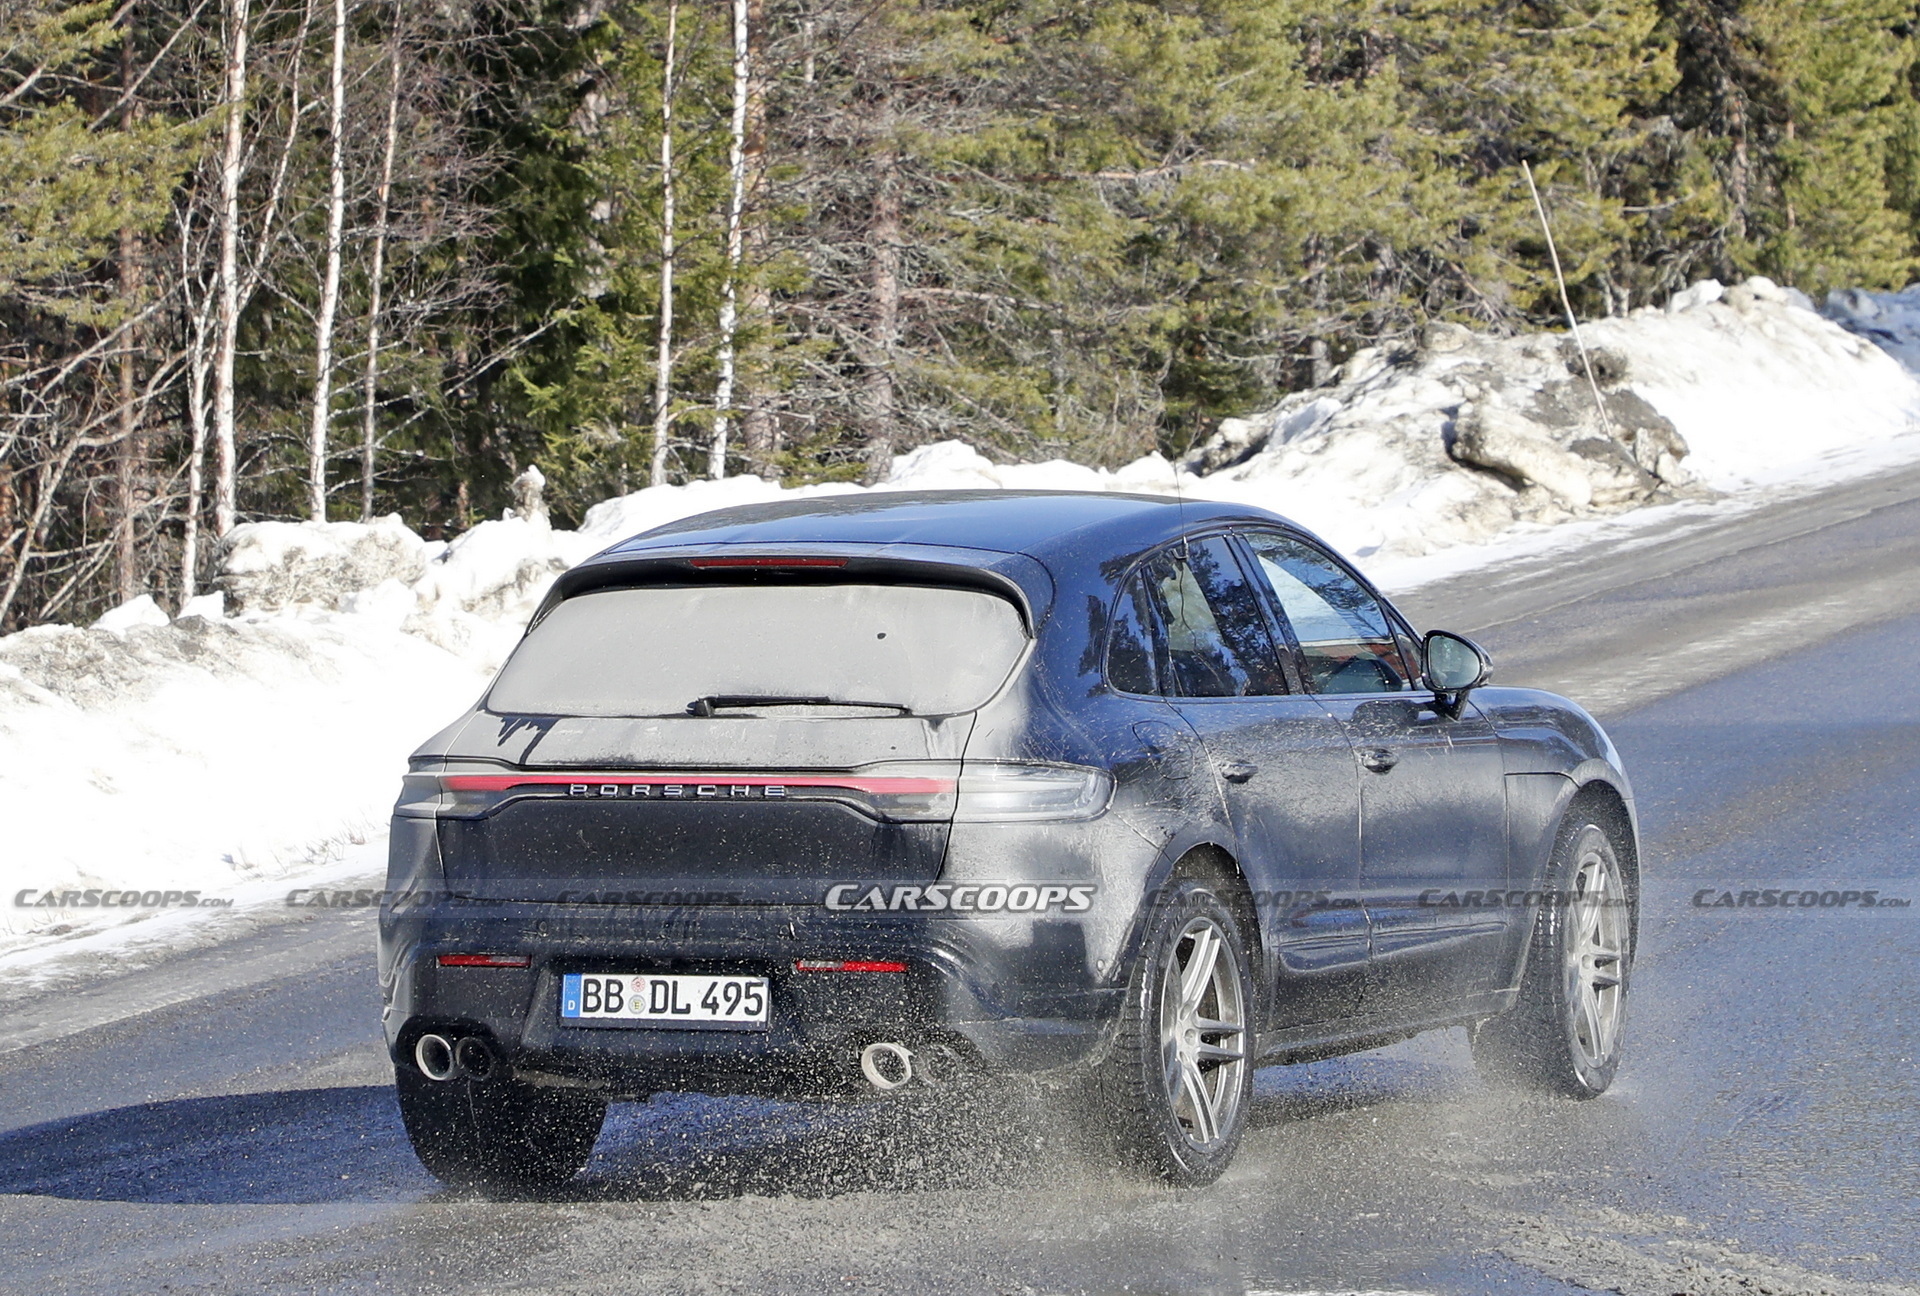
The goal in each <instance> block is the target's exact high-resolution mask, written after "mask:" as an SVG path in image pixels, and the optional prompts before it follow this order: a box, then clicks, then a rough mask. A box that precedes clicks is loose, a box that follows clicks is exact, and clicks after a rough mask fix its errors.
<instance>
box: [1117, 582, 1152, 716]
mask: <svg viewBox="0 0 1920 1296" xmlns="http://www.w3.org/2000/svg"><path fill="white" fill-rule="evenodd" d="M1158 628H1159V627H1158V626H1156V625H1155V624H1154V620H1153V607H1152V605H1151V604H1150V603H1148V601H1147V588H1146V584H1145V582H1144V578H1143V576H1142V575H1139V574H1136V575H1135V576H1134V578H1133V579H1132V580H1130V581H1128V582H1127V588H1126V592H1125V593H1123V594H1122V595H1121V596H1120V602H1119V604H1118V606H1116V607H1115V608H1114V616H1113V623H1112V626H1111V628H1110V629H1109V630H1108V631H1107V684H1108V686H1109V687H1111V688H1116V689H1119V690H1120V691H1121V692H1122V693H1158V692H1160V672H1159V670H1158V659H1159V656H1160V654H1159V652H1158V651H1157V649H1158V642H1157V638H1158V637H1157V635H1156V633H1155V632H1156V631H1157V630H1158Z"/></svg>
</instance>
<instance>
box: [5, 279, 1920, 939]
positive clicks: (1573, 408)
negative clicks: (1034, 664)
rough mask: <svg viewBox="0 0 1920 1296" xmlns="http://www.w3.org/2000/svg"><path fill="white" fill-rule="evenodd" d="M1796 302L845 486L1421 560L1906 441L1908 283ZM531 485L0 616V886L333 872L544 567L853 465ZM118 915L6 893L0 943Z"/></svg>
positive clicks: (268, 535)
mask: <svg viewBox="0 0 1920 1296" xmlns="http://www.w3.org/2000/svg"><path fill="white" fill-rule="evenodd" d="M1836 302H1837V303H1838V304H1836ZM1826 310H1827V313H1828V314H1829V315H1832V316H1833V317H1834V318H1824V317H1823V316H1822V315H1821V314H1819V313H1817V312H1816V311H1814V310H1813V309H1812V308H1811V304H1810V303H1808V302H1807V301H1806V299H1805V298H1804V297H1801V296H1799V295H1798V294H1797V293H1793V292H1791V291H1789V290H1782V289H1780V288H1778V287H1776V286H1775V285H1773V284H1771V283H1769V282H1768V281H1766V280H1764V279H1752V280H1748V281H1747V282H1746V283H1744V284H1739V285H1735V286H1733V287H1731V288H1723V287H1722V286H1721V285H1719V284H1717V283H1712V282H1706V283H1702V284H1697V285H1695V286H1694V287H1693V288H1690V289H1688V290H1687V291H1686V292H1684V293H1681V294H1679V295H1677V296H1676V297H1675V298H1674V300H1673V302H1672V303H1670V304H1669V305H1668V307H1667V308H1665V309H1664V310H1641V311H1636V312H1634V313H1633V314H1632V315H1631V316H1629V317H1627V318H1625V319H1615V320H1605V321H1599V322H1596V323H1594V324H1591V325H1588V326H1586V328H1585V329H1584V330H1583V332H1584V335H1585V338H1586V341H1587V344H1588V349H1589V352H1590V355H1589V357H1588V362H1590V363H1591V365H1592V367H1593V380H1592V382H1591V383H1590V382H1589V380H1588V377H1587V363H1583V362H1582V360H1581V358H1580V356H1579V355H1578V354H1577V352H1576V351H1575V350H1574V349H1573V348H1572V346H1571V342H1570V339H1569V338H1567V337H1565V336H1563V335H1559V334H1534V335H1528V336H1522V337H1512V338H1498V337H1488V336H1484V335H1479V334H1474V333H1471V332H1469V331H1467V330H1465V329H1462V328H1458V327H1456V326H1450V325H1439V326H1435V327H1434V328H1432V329H1430V330H1429V331H1428V332H1427V334H1426V335H1425V336H1424V337H1423V338H1422V339H1420V341H1419V343H1418V344H1417V345H1409V346H1405V347H1401V348H1397V349H1391V350H1388V349H1376V350H1370V351H1363V352H1361V353H1360V354H1358V355H1356V356H1354V357H1353V358H1352V360H1351V361H1349V363H1348V364H1347V365H1346V366H1345V367H1344V369H1343V370H1342V372H1341V374H1340V376H1339V378H1338V380H1337V381H1336V382H1334V383H1333V384H1332V385H1330V386H1328V387H1325V388H1321V389H1318V390H1314V391H1308V392H1301V393H1297V394H1295V395H1292V396H1289V397H1288V398H1287V399H1286V400H1284V401H1282V402H1281V403H1280V404H1279V405H1278V406H1276V407H1275V408H1273V409H1271V410H1267V411H1264V412H1261V413H1259V414H1256V415H1252V416H1250V417H1248V418H1244V419H1229V420H1226V421H1225V422H1224V423H1223V424H1222V426H1221V428H1220V430H1219V432H1218V434H1217V435H1216V436H1214V437H1213V438H1212V439H1211V440H1209V441H1208V442H1207V443H1206V444H1204V445H1202V446H1200V447H1198V448H1196V450H1195V451H1194V452H1193V453H1192V454H1190V455H1188V456H1186V457H1185V458H1184V459H1183V460H1182V461H1181V463H1180V464H1178V465H1175V464H1171V463H1169V462H1167V461H1166V460H1165V459H1163V458H1161V457H1159V456H1157V455H1155V456H1149V457H1148V458H1145V459H1141V460H1139V461H1137V462H1135V463H1133V464H1129V465H1127V466H1126V467H1124V468H1121V469H1118V470H1115V471H1107V470H1102V469H1095V468H1089V467H1087V466H1085V465H1082V464H1075V463H1068V462H1065V461H1053V462H1049V463H1039V464H996V463H994V462H992V461H990V460H989V459H987V458H986V457H985V456H984V455H982V454H980V453H979V452H978V451H976V450H973V449H971V448H970V447H967V446H965V445H962V444H959V443H957V442H946V443H942V444H939V445H930V446H924V447H921V448H919V449H916V450H914V451H912V452H911V453H908V454H904V455H901V456H898V457H897V458H896V459H895V460H894V464H893V471H892V473H891V475H890V477H889V479H888V480H887V482H885V483H884V484H882V485H880V486H877V487H874V488H873V489H875V490H880V491H898V490H916V489H1064V490H1090V491H1137V492H1148V493H1158V494H1168V493H1173V492H1175V491H1179V492H1182V493H1184V494H1186V495H1188V496H1190V497H1194V498H1216V499H1227V500H1235V501H1242V502H1245V503H1250V504H1256V505H1260V506H1262V507H1266V508H1271V509H1273V510H1275V511H1277V512H1280V513H1283V514H1287V515H1289V516H1291V517H1294V518H1296V519H1298V520H1299V521H1301V522H1302V523H1304V524H1306V525H1307V526H1309V527H1312V528H1313V529H1315V530H1317V531H1319V532H1320V533H1322V534H1323V535H1325V536H1326V537H1327V538H1328V539H1329V540H1331V541H1332V542H1333V543H1334V544H1336V545H1338V546H1339V547H1341V548H1342V549H1344V550H1346V551H1347V552H1349V553H1350V554H1353V555H1355V556H1357V557H1359V558H1362V559H1363V560H1367V561H1368V562H1369V565H1370V567H1371V568H1372V569H1373V570H1374V572H1375V574H1376V575H1378V576H1382V577H1384V578H1385V579H1386V580H1387V581H1388V582H1389V584H1390V585H1391V584H1392V583H1393V582H1394V581H1395V580H1396V578H1398V579H1400V580H1403V581H1404V580H1412V579H1423V578H1427V577H1430V576H1432V575H1435V574H1438V573H1440V572H1443V571H1457V570H1460V569H1461V568H1463V567H1470V566H1472V565H1473V564H1474V563H1475V562H1476V561H1487V560H1490V559H1492V558H1494V557H1510V556H1513V555H1514V554H1515V553H1517V552H1519V551H1521V550H1523V549H1525V548H1527V547H1529V546H1532V547H1540V546H1545V545H1550V544H1558V543H1560V540H1559V537H1564V536H1571V535H1578V534H1587V533H1597V532H1595V528H1598V527H1600V526H1601V525H1602V520H1604V519H1605V518H1607V517H1609V516H1610V515H1611V516H1617V515H1620V514H1623V513H1625V512H1627V511H1629V510H1633V509H1636V508H1640V507H1641V506H1644V505H1649V504H1663V503H1669V502H1674V501H1682V500H1689V499H1692V500H1699V499H1704V498H1707V497H1709V496H1711V495H1713V494H1715V493H1717V492H1727V493H1733V494H1736V495H1746V496H1751V494H1752V492H1753V491H1754V489H1755V488H1756V487H1764V486H1768V485H1771V484H1778V483H1784V482H1795V481H1798V482H1807V481H1812V480H1817V479H1820V478H1823V477H1832V476H1834V475H1838V474H1840V473H1843V472H1858V471H1863V470H1865V469H1867V468H1870V467H1872V466H1874V465H1876V464H1879V463H1885V462H1890V461H1892V460H1894V459H1896V458H1900V457H1909V458H1920V435H1916V433H1915V428H1916V413H1917V412H1920V382H1916V379H1915V378H1914V377H1913V376H1912V375H1910V374H1909V373H1908V372H1907V371H1906V369H1904V368H1903V367H1902V365H1901V363H1900V362H1899V361H1898V360H1896V359H1895V358H1894V356H1895V355H1899V356H1901V357H1902V358H1904V359H1906V360H1907V361H1908V362H1909V363H1912V362H1913V361H1914V360H1915V359H1916V358H1920V287H1917V288H1915V289H1908V290H1907V291H1906V292H1904V293H1899V294H1853V295H1836V298H1835V299H1830V301H1829V303H1828V305H1827V307H1826ZM1876 330H1877V331H1876ZM1876 343H1877V344H1878V345H1875V344H1876ZM1902 348H1906V349H1905V350H1903V349H1902ZM1890 353H1891V354H1890ZM1596 387H1597V388H1598V389H1599V393H1600V397H1601V403H1596V401H1595V399H1594V396H1595V388H1596ZM540 484H541V483H540V480H539V475H538V473H537V471H536V470H529V472H527V473H525V474H523V475H522V478H521V479H520V480H519V481H518V482H516V484H515V497H516V501H517V507H516V510H515V511H514V512H513V513H510V515H509V516H507V517H505V518H502V519H500V520H498V521H490V522H485V523H482V524H480V525H479V526H476V527H474V528H473V529H472V530H470V531H468V532H467V533H466V534H464V535H462V536H460V537H458V538H457V539H455V540H454V541H453V542H452V543H450V544H444V545H442V544H432V543H428V542H427V541H425V540H423V539H422V538H421V537H419V536H418V535H416V534H415V533H414V532H412V531H411V530H409V529H408V528H407V527H406V526H405V525H404V524H403V523H402V522H401V520H400V519H399V518H397V517H389V518H383V519H381V520H379V521H377V522H373V523H369V524H364V525H363V524H358V523H327V524H315V523H256V524H252V525H248V526H243V527H239V528H236V530H235V531H234V533H233V535H232V536H231V537H229V539H228V542H227V544H226V546H225V547H224V549H223V551H222V560H221V573H220V577H219V582H218V583H219V586H220V591H221V592H220V593H215V594H213V595H208V596H203V597H202V598H200V599H196V600H194V601H193V603H192V604H191V605H190V606H189V607H188V608H186V609H183V610H182V615H181V616H180V617H179V618H178V619H175V620H172V621H168V619H167V617H166V613H165V612H164V610H162V609H161V608H159V607H157V606H156V605H155V604H154V603H153V601H152V600H151V599H150V598H144V597H143V598H141V599H136V600H134V601H133V602H131V603H129V604H127V605H126V606H124V607H122V608H117V609H115V610H114V611H112V612H110V613H108V614H107V615H106V616H104V617H102V618H101V619H100V621H99V622H98V624H97V625H96V627H95V628H93V629H90V630H79V629H73V628H70V627H41V628H37V629H33V630H27V631H23V632H21V633H20V634H16V635H13V636H11V637H8V638H6V639H0V815H4V816H5V822H6V823H7V824H8V825H9V845H10V847H11V848H12V849H10V850H9V851H8V852H7V853H6V854H5V856H4V857H0V888H4V889H3V890H0V895H4V896H5V897H6V898H7V899H8V900H9V901H10V900H11V899H12V898H13V897H14V896H15V895H16V894H17V893H18V892H19V891H20V890H21V889H22V888H34V889H35V895H36V896H37V895H38V894H40V893H41V892H43V891H45V890H47V889H54V890H56V891H58V890H76V891H84V890H86V889H88V888H112V887H121V888H139V889H141V890H142V891H146V890H151V889H156V888H158V889H163V890H164V889H172V890H187V889H194V888H199V889H201V890H202V891H203V892H204V893H205V894H207V895H210V896H216V897H217V896H221V895H223V894H227V893H233V892H239V893H241V894H245V893H246V892H248V891H249V890H254V891H257V890H258V888H259V886H260V881H259V880H260V879H263V878H272V877H275V876H281V877H285V878H287V879H288V880H289V884H291V883H292V881H293V879H295V878H296V876H300V877H311V876H316V875H319V874H320V873H323V872H325V871H326V870H327V869H328V868H329V867H332V868H334V869H335V870H336V871H337V869H338V868H339V867H341V866H342V864H341V863H340V862H339V861H340V858H341V852H342V850H343V848H345V847H346V846H348V844H350V843H353V842H356V841H360V840H362V839H368V847H367V851H371V850H372V848H373V847H374V846H376V845H377V841H376V840H374V839H377V837H378V836H379V834H380V833H381V832H382V831H383V830H384V822H385V817H386V810H387V807H388V805H389V804H390V802H391V800H392V796H393V793H394V791H395V787H396V781H395V780H396V776H397V775H398V774H399V773H400V772H401V770H402V769H403V768H404V761H405V756H406V753H407V752H408V751H409V750H411V748H412V747H413V746H415V745H416V744H417V743H418V742H419V741H420V740H422V739H423V738H425V737H426V736H427V735H429V734H431V733H433V732H434V731H435V730H437V729H438V728H439V727H440V726H441V725H443V724H444V723H445V722H447V721H448V720H450V719H451V718H452V717H453V716H454V715H456V714H457V713H458V712H459V711H460V710H461V709H462V708H463V707H464V706H466V705H467V704H469V703H470V701H471V700H472V698H473V697H474V696H475V695H476V694H477V693H478V692H479V691H480V690H481V689H482V688H483V687H484V684H485V681H486V679H487V678H488V676H489V674H490V673H491V671H492V670H493V669H495V668H496V667H497V665H498V663H499V662H500V660H501V659H502V658H503V657H504V655H505V654H506V652H507V651H509V650H510V649H511V647H512V645H513V643H514V641H515V639H516V638H517V637H518V635H519V632H520V629H521V627H522V626H523V625H524V624H525V622H526V618H527V616H528V615H529V614H530V613H531V612H532V610H533V608H534V607H535V605H536V604H537V603H538V601H539V599H540V598H541V597H542V596H543V595H544V594H545V593H546V591H547V589H548V587H549V586H550V585H551V583H552V581H553V578H554V577H555V576H556V575H558V574H559V573H560V572H561V571H564V570H565V569H566V568H567V567H569V566H571V565H572V564H574V563H577V562H579V561H581V560H582V559H584V558H586V557H588V556H590V555H591V554H593V553H595V552H598V551H599V550H600V549H603V548H605V547H606V546H608V545H610V544H613V543H615V542H617V541H619V540H621V539H624V538H626V537H628V536H631V535H634V534H636V533H638V532H641V531H644V530H647V529H649V528H651V527H655V526H659V525H662V524H664V523H667V522H671V521H674V520H677V519H679V518H682V517H686V516H689V515H691V514H695V513H701V512H706V511H708V510H711V509H716V508H724V507H727V506H730V505H737V504H750V503H756V502H760V501H765V500H771V499H785V498H800V497H805V496H818V495H828V494H837V493H845V492H852V491H856V490H859V489H861V488H859V487H854V486H847V485H825V486H812V487H802V488H799V489H797V490H782V489H781V488H780V487H778V486H776V485H773V484H770V483H768V482H764V481H761V480H760V479H758V478H755V477H736V478H730V479H728V480H725V481H718V482H714V481H698V482H693V483H690V484H688V485H686V486H670V487H659V488H655V489H649V490H642V491H638V492H636V493H634V494H631V495H627V496H623V497H621V498H619V499H613V500H608V501H606V502H604V503H602V504H599V505H597V506H595V507H594V508H593V509H591V510H590V511H589V512H588V513H587V515H586V517H585V519H584V520H583V523H582V525H581V527H580V528H579V529H578V530H577V531H566V530H559V529H555V528H554V527H552V526H551V525H549V523H548V520H547V516H546V511H545V508H544V507H543V506H542V505H541V504H540V501H539V487H540ZM1569 522H1577V523H1579V525H1576V526H1571V527H1569V526H1565V525H1563V524H1565V523H1569ZM1606 525H1608V526H1612V525H1613V524H1611V523H1608V524H1606ZM223 596H224V599H223ZM228 606H230V607H231V608H232V610H233V613H234V615H233V616H228V615H227V607H228ZM366 853H367V852H366V851H353V850H350V851H349V852H348V857H349V858H364V857H365V855H366ZM376 853H377V852H376ZM330 861H333V863H332V864H330ZM136 912H137V911H136ZM127 916H129V915H128V912H127V911H125V910H115V911H113V912H111V913H108V912H106V911H104V910H99V909H95V910H79V909H63V908H29V909H19V908H12V907H9V908H6V909H5V910H4V911H3V912H0V949H4V947H5V946H7V945H8V944H13V945H20V944H22V943H30V944H32V945H33V946H34V948H43V947H45V946H46V941H45V939H44V937H40V938H37V940H35V939H31V934H32V933H36V932H38V933H45V932H49V931H59V930H61V929H68V928H72V929H75V930H81V931H83V930H85V929H87V927H89V926H98V925H99V924H100V923H102V922H105V921H109V920H112V919H122V920H123V919H124V918H126V917H127ZM171 922H172V920H171V919H170V920H169V924H170V923H171ZM166 925H168V924H160V923H156V924H151V925H149V928H148V929H149V930H152V929H155V928H158V927H161V926H166ZM36 957H37V955H36Z"/></svg>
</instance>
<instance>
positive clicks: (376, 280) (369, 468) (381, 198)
mask: <svg viewBox="0 0 1920 1296" xmlns="http://www.w3.org/2000/svg"><path fill="white" fill-rule="evenodd" d="M400 4H401V0H394V5H393V70H392V73H391V75H390V76H389V78H388V80H387V141H386V148H385V151H384V152H382V153H381V155H380V189H379V192H378V194H377V195H376V198H375V200H376V202H377V204H378V208H379V210H378V214H377V215H376V217H375V221H374V230H373V266H372V268H371V270H370V272H369V273H370V274H371V276H372V279H371V284H370V286H369V288H368V290H367V372H366V376H365V378H364V379H363V380H362V383H363V391H362V400H361V410H360V520H361V521H362V522H370V521H372V520H373V452H374V447H375V441H374V416H375V413H376V411H377V409H378V394H377V393H378V390H379V385H380V290H381V288H382V287H383V284H382V282H381V281H382V279H383V278H384V277H385V276H386V271H387V228H388V222H389V219H390V217H391V213H392V208H391V206H390V203H391V201H392V198H393V154H394V150H395V148H396V147H397V145H398V143H399V139H400Z"/></svg>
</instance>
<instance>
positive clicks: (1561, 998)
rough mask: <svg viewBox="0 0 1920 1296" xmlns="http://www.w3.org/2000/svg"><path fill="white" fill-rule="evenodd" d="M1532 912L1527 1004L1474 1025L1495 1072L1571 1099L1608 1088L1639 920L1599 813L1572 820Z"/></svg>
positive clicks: (1477, 1056) (1477, 1054) (1616, 1061)
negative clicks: (1548, 892)
mask: <svg viewBox="0 0 1920 1296" xmlns="http://www.w3.org/2000/svg"><path fill="white" fill-rule="evenodd" d="M1548 877H1549V882H1550V884H1551V885H1552V887H1554V888H1555V889H1557V891H1558V896H1557V900H1558V903H1550V904H1545V905H1542V906H1541V908H1540V909H1539V910H1538V912H1537V913H1536V914H1535V917H1534V927H1533V945H1532V947H1531V949H1530V950H1529V951H1528V953H1527V970H1526V975H1525V977H1524V979H1523V980H1522V982H1521V986H1520V999H1519V1002H1518V1003H1517V1004H1516V1005H1515V1006H1514V1007H1513V1009H1512V1010H1510V1011H1509V1012H1507V1013H1504V1014H1502V1015H1501V1016H1499V1017H1496V1018H1494V1019H1493V1020H1492V1021H1489V1022H1487V1023H1486V1024H1484V1025H1483V1026H1481V1027H1480V1029H1479V1030H1477V1031H1476V1032H1474V1036H1473V1060H1474V1062H1475V1063H1476V1064H1477V1065H1478V1067H1479V1069H1480V1071H1481V1073H1482V1074H1483V1075H1485V1076H1487V1077H1488V1078H1489V1079H1493V1080H1498V1081H1503V1082H1508V1083H1516V1084H1519V1085H1521V1086H1523V1087H1525V1088H1529V1089H1536V1090H1540V1091H1543V1092H1547V1093H1557V1094H1564V1095H1565V1096H1567V1097H1570V1098H1594V1097H1598V1096H1599V1095H1600V1094H1602V1093H1605V1092H1606V1090H1607V1087H1608V1086H1609V1085H1611V1084H1612V1083H1613V1077H1614V1072H1615V1071H1616V1070H1618V1069H1619V1066H1620V1045H1621V1038H1622V1035H1623V1034H1624V1027H1625V1025H1626V1011H1627V980H1628V974H1629V973H1630V972H1631V970H1632V967H1633V920H1632V912H1631V910H1630V908H1629V906H1628V897H1627V878H1626V873H1625V870H1624V869H1623V868H1622V867H1621V863H1620V851H1619V849H1618V848H1617V847H1616V845H1615V843H1614V840H1613V836H1612V834H1611V833H1609V832H1608V830H1607V828H1606V827H1605V826H1603V825H1602V824H1601V823H1599V822H1597V821H1596V820H1595V819H1594V818H1591V817H1588V816H1576V817H1574V818H1572V819H1570V820H1569V821H1568V824H1567V826H1566V828H1564V829H1563V830H1562V832H1561V834H1560V840H1559V844H1558V846H1557V848H1556V849H1555V851H1554V858H1553V867H1552V868H1551V869H1550V870H1549V874H1548Z"/></svg>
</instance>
